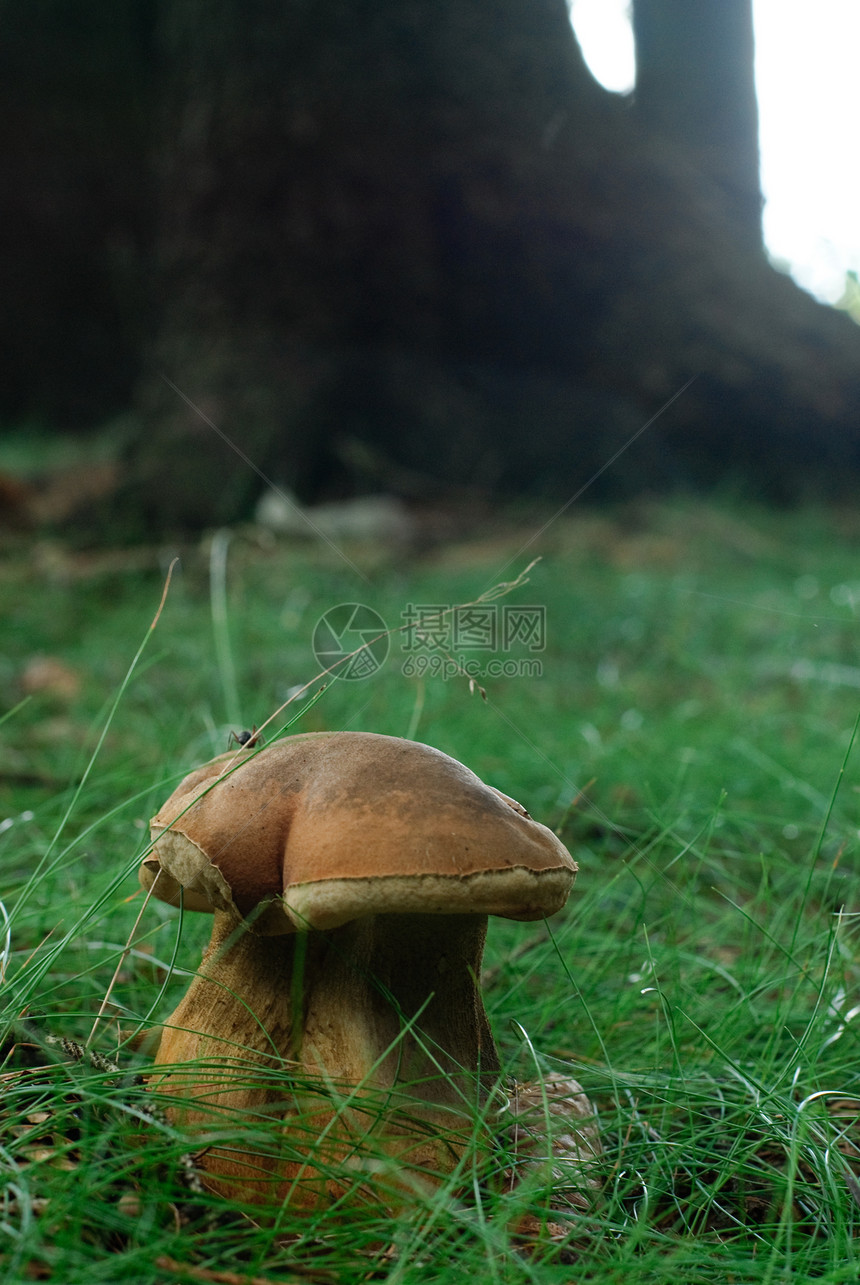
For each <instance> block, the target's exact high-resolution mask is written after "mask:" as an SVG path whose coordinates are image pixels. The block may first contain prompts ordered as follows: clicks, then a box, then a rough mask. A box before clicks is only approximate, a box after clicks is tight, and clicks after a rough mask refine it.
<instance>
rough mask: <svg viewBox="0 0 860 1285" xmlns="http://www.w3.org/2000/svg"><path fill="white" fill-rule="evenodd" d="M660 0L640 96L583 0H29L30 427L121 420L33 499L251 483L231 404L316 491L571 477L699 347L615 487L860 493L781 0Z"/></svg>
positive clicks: (204, 498)
mask: <svg viewBox="0 0 860 1285" xmlns="http://www.w3.org/2000/svg"><path fill="white" fill-rule="evenodd" d="M633 11H634V29H635V36H636V42H637V69H638V70H637V88H636V92H635V94H634V95H633V96H632V97H631V98H630V99H627V98H619V97H617V96H615V95H612V94H610V93H607V92H606V91H604V90H603V89H602V88H601V87H600V86H599V85H598V84H597V83H596V82H595V81H594V79H593V78H592V77H591V75H590V73H589V72H588V70H587V68H586V67H585V64H584V62H583V60H582V57H581V54H580V51H579V48H578V45H577V43H576V40H575V38H574V36H573V33H572V30H571V27H570V23H569V20H568V14H567V8H566V5H565V3H564V2H563V0H495V2H494V3H492V4H491V3H489V0H434V3H432V4H431V3H428V2H427V0H424V2H423V3H421V2H418V0H352V2H351V3H345V2H342V0H313V2H310V0H279V2H275V0H206V2H205V3H204V0H0V143H1V144H2V145H0V155H2V164H3V171H4V174H3V183H2V185H0V227H2V237H0V297H2V299H3V308H2V319H0V325H2V335H0V424H2V425H5V426H6V431H7V432H8V431H10V430H12V429H14V428H16V427H17V428H20V426H21V425H41V426H43V427H44V428H46V429H48V430H49V431H50V432H51V433H55V434H62V435H70V434H84V433H85V434H91V433H92V432H93V430H98V431H99V434H100V438H101V440H102V442H103V441H104V440H105V439H107V440H108V441H109V442H110V443H112V444H113V448H114V449H113V451H112V453H111V467H110V468H109V469H107V470H105V471H104V472H103V473H101V474H97V473H96V472H92V473H91V475H90V476H89V478H87V479H83V478H82V479H80V480H79V482H78V483H77V484H76V486H77V490H76V488H75V486H72V488H71V494H66V496H65V500H64V502H63V503H62V504H59V505H56V506H55V507H54V509H53V511H51V508H50V505H48V506H46V505H45V504H42V506H41V508H40V506H39V503H38V496H39V492H40V488H41V492H42V494H43V495H44V487H45V480H44V478H41V479H40V478H39V477H36V478H35V479H34V478H29V479H20V478H16V477H12V476H6V475H4V476H3V477H2V478H0V506H2V507H0V511H2V512H3V513H4V515H5V518H6V520H7V521H17V522H21V523H24V524H26V523H27V522H30V521H33V520H39V521H43V520H46V519H52V520H54V521H57V520H60V519H61V520H62V522H63V523H64V524H72V525H74V526H76V528H77V529H79V530H81V531H84V532H88V533H90V534H91V535H93V536H95V537H103V536H106V535H110V536H111V537H113V538H116V537H120V538H135V537H140V536H146V535H147V534H151V533H153V532H161V531H164V530H167V529H193V528H195V527H199V526H208V525H211V524H213V523H218V522H224V521H231V520H236V519H239V518H242V517H245V516H247V515H248V514H249V513H250V512H251V511H252V509H253V505H254V503H255V501H256V499H257V498H258V496H259V493H260V491H261V489H262V486H263V483H262V481H261V479H260V476H259V474H258V473H257V472H255V471H254V470H253V469H251V468H249V467H247V466H246V465H245V464H243V463H242V462H241V461H240V460H239V458H238V456H237V454H236V453H235V450H233V449H231V446H230V445H228V444H227V442H225V441H224V440H223V438H222V437H220V436H219V435H218V434H217V433H216V432H214V431H213V429H212V428H211V427H210V426H209V424H207V422H206V419H208V420H211V421H212V423H214V424H216V425H217V426H218V427H219V428H220V429H221V430H222V433H223V434H225V435H226V436H227V437H228V438H229V439H230V441H231V442H232V443H233V444H234V446H235V447H237V448H238V449H239V450H240V451H242V452H243V453H244V454H245V455H246V456H247V457H248V458H249V459H250V460H252V461H253V463H254V465H255V466H256V468H257V469H258V470H259V471H260V472H261V473H264V474H265V475H266V476H267V477H270V478H271V479H272V480H273V481H275V482H276V483H277V484H278V485H281V486H286V487H289V488H291V489H292V490H294V491H295V492H296V494H297V495H298V496H299V497H300V498H301V499H302V500H303V501H305V502H310V501H318V500H322V499H339V498H347V497H351V496H355V495H361V494H366V493H372V492H379V491H385V492H388V493H392V494H395V495H399V496H401V497H403V498H404V499H406V500H407V501H409V502H412V503H421V502H423V501H427V500H433V499H436V498H438V497H440V496H454V497H459V499H460V500H462V499H464V498H466V499H469V498H470V497H482V498H483V499H485V500H487V499H489V500H492V501H493V502H495V501H497V500H504V499H506V498H508V497H510V496H513V495H517V494H523V493H525V494H527V495H532V496H558V497H567V496H569V495H571V494H572V493H574V492H575V491H576V490H578V489H579V488H580V487H581V486H582V485H584V484H585V483H586V482H587V481H588V479H589V478H590V477H591V476H592V475H593V474H594V473H596V472H597V471H598V470H599V469H601V467H602V466H603V465H604V464H605V463H606V462H607V461H608V460H609V459H610V458H611V457H612V456H613V455H614V454H615V453H616V452H617V451H618V450H619V449H620V448H621V447H622V446H623V445H624V443H625V442H627V441H628V440H629V439H630V438H631V437H632V436H633V435H634V434H636V433H637V432H638V431H639V429H641V428H642V426H643V425H644V424H645V423H646V422H647V421H649V420H650V419H651V418H652V417H653V416H654V415H655V413H656V412H657V411H659V410H660V408H661V406H663V405H664V404H665V403H666V402H667V401H669V399H670V398H672V397H673V396H674V395H675V394H676V393H678V391H679V390H680V389H681V388H682V387H683V386H684V385H685V384H687V382H688V381H689V380H691V379H692V380H693V382H692V383H691V384H690V385H689V387H688V388H686V390H685V391H684V392H683V393H682V394H681V395H680V396H678V397H677V399H676V400H675V401H674V402H672V404H671V405H670V406H669V407H668V408H667V409H666V410H665V411H664V412H663V413H662V415H660V416H659V418H658V419H657V420H656V421H655V422H654V423H653V424H652V425H651V427H649V428H648V429H647V431H645V432H644V433H642V435H641V437H639V438H638V440H637V441H636V442H635V444H634V445H632V446H631V447H630V448H629V449H628V450H626V451H625V452H624V453H623V454H622V455H620V456H619V458H618V460H617V461H616V462H615V463H614V464H613V465H612V467H611V468H609V469H607V470H606V471H605V472H604V473H603V474H602V475H601V477H600V478H599V479H598V481H597V482H596V483H595V484H594V486H593V487H592V488H591V491H590V494H591V495H593V496H594V497H595V498H601V497H606V496H627V495H631V494H640V493H641V492H642V491H643V490H645V491H651V492H664V491H666V490H671V489H678V488H683V489H688V490H689V489H696V490H700V491H713V489H714V488H723V489H726V488H728V489H732V490H734V491H740V492H741V493H742V494H748V495H751V496H755V497H757V498H762V499H766V500H777V501H780V502H790V501H795V500H799V499H802V498H806V497H808V496H810V495H812V496H816V497H825V498H835V497H841V496H845V495H850V494H851V492H852V489H853V487H854V486H855V484H856V481H857V466H858V458H860V453H858V427H857V407H858V404H860V401H858V394H860V332H858V329H857V327H856V326H855V325H854V323H852V322H851V321H850V320H849V319H847V318H846V317H845V316H844V315H841V314H839V313H837V312H835V311H833V310H832V309H828V308H825V307H822V306H819V305H818V304H816V303H815V302H813V301H812V300H811V299H810V298H809V297H808V296H807V295H805V294H804V293H803V292H802V291H800V290H799V289H797V288H796V287H795V286H794V285H793V284H792V283H791V282H790V281H789V280H788V279H787V278H785V277H783V276H781V275H780V274H778V273H777V272H775V271H774V270H773V269H771V267H770V266H769V265H768V263H767V260H766V257H765V254H764V250H763V247H762V242H761V227H760V204H761V202H760V194H759V189H758V149H757V120H756V104H755V94H754V86H753V61H752V58H753V45H752V19H751V4H750V0H722V2H721V3H720V4H719V5H690V4H689V3H685V0H636V2H635V3H634V5H633ZM801 73H802V69H798V74H799V77H800V75H801ZM166 380H167V381H170V383H168V382H165V381H166ZM171 384H173V385H175V387H176V388H178V389H179V390H181V392H182V393H183V394H184V395H185V397H187V398H188V399H189V401H190V402H191V403H193V406H191V405H189V404H188V403H187V402H186V401H184V400H183V399H182V397H180V396H179V395H178V394H177V392H176V391H175V389H174V388H173V387H171ZM194 407H196V408H198V409H197V410H195V409H194ZM198 412H200V413H198ZM204 417H205V418H204ZM34 496H35V499H34ZM34 515H35V517H34Z"/></svg>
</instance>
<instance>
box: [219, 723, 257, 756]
mask: <svg viewBox="0 0 860 1285" xmlns="http://www.w3.org/2000/svg"><path fill="white" fill-rule="evenodd" d="M234 741H235V742H236V744H237V745H238V746H239V748H240V749H243V750H253V749H256V747H257V746H258V745H265V744H266V742H265V741H264V740H263V733H262V732H258V731H257V724H256V723H255V724H254V726H253V728H252V729H251V731H250V732H249V731H247V730H246V731H244V732H231V733H230V736H229V739H228V741H227V749H228V750H229V748H230V746H231V745H232V744H233V742H234Z"/></svg>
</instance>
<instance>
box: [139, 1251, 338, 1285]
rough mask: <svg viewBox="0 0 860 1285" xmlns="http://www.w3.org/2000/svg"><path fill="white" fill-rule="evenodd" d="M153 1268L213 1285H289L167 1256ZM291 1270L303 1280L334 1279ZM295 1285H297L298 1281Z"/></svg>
mask: <svg viewBox="0 0 860 1285" xmlns="http://www.w3.org/2000/svg"><path fill="white" fill-rule="evenodd" d="M155 1266H156V1267H157V1268H159V1270H160V1271H163V1272H174V1273H176V1274H177V1275H178V1276H186V1277H188V1278H189V1279H190V1280H194V1281H211V1282H212V1283H213V1285H291V1282H290V1278H289V1277H284V1276H281V1277H279V1278H278V1280H277V1281H274V1280H272V1278H271V1277H270V1276H240V1275H239V1273H238V1272H221V1271H213V1270H212V1268H209V1267H192V1266H191V1264H190V1263H180V1262H179V1260H178V1259H176V1258H170V1257H169V1256H168V1255H167V1254H159V1256H158V1258H156V1260H155ZM292 1270H293V1271H295V1272H298V1273H301V1275H302V1276H304V1277H305V1278H307V1277H309V1276H310V1277H313V1278H315V1279H317V1280H321V1281H331V1280H334V1279H335V1278H334V1276H333V1275H332V1273H331V1272H327V1271H322V1270H321V1271H316V1270H315V1269H313V1268H310V1269H308V1268H304V1267H295V1266H294V1265H293V1266H292ZM295 1285H299V1281H298V1279H297V1280H296V1281H295Z"/></svg>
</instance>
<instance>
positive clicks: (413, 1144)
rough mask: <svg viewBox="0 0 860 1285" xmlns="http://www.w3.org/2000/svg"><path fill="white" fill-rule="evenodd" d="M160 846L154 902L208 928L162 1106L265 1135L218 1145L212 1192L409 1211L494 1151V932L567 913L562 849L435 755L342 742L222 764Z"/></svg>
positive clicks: (326, 740)
mask: <svg viewBox="0 0 860 1285" xmlns="http://www.w3.org/2000/svg"><path fill="white" fill-rule="evenodd" d="M152 836H153V847H152V850H151V851H150V853H149V854H148V855H147V856H146V858H145V859H144V862H143V866H142V868H141V875H140V877H141V882H142V883H143V885H144V887H145V888H147V889H152V892H153V895H155V896H157V897H159V898H161V899H162V900H165V901H167V902H169V903H170V904H172V905H179V904H180V899H181V903H182V904H183V905H184V906H185V908H186V909H190V910H203V911H211V912H213V913H214V926H213V932H212V939H211V942H210V944H209V946H208V948H207V949H206V951H205V953H204V955H203V960H202V963H201V966H200V970H199V972H198V973H197V975H196V976H195V978H194V981H193V982H192V984H191V986H190V989H189V990H188V993H187V994H186V995H185V997H184V999H183V1000H182V1001H181V1003H180V1004H179V1007H178V1008H177V1009H176V1011H175V1013H174V1014H173V1015H172V1017H171V1018H170V1019H169V1021H168V1022H167V1024H166V1026H165V1028H164V1031H163V1033H162V1036H161V1042H160V1047H159V1049H158V1052H157V1054H156V1057H155V1063H156V1069H155V1072H154V1077H153V1078H154V1080H155V1087H156V1088H157V1089H158V1091H159V1092H161V1093H164V1094H167V1095H169V1096H170V1099H172V1103H173V1105H172V1106H171V1107H170V1108H169V1109H170V1112H171V1114H172V1116H173V1118H174V1120H176V1121H177V1122H179V1123H182V1124H185V1125H191V1126H193V1127H195V1128H203V1129H206V1130H209V1131H211V1130H213V1129H221V1130H222V1131H223V1128H224V1126H225V1124H233V1123H234V1122H235V1117H238V1118H239V1120H240V1121H242V1122H244V1123H245V1124H247V1123H249V1122H256V1123H257V1124H258V1125H260V1126H261V1129H260V1134H261V1141H260V1144H259V1145H258V1144H257V1143H256V1141H252V1142H248V1141H247V1139H246V1140H245V1141H244V1142H242V1143H235V1144H234V1146H233V1147H232V1148H231V1146H230V1145H229V1141H228V1142H226V1143H225V1142H223V1141H222V1142H218V1139H217V1138H216V1139H215V1141H214V1143H213V1145H210V1146H208V1147H207V1149H206V1150H205V1153H204V1154H203V1157H202V1160H201V1166H202V1169H203V1172H204V1180H205V1182H206V1184H207V1185H208V1186H209V1187H210V1188H212V1189H213V1190H215V1191H218V1192H221V1193H222V1194H224V1195H228V1196H231V1197H234V1198H242V1199H248V1200H251V1201H254V1202H258V1203H259V1202H273V1201H278V1202H283V1201H289V1202H291V1203H294V1204H297V1205H304V1206H307V1207H319V1206H321V1205H323V1204H325V1203H326V1202H328V1201H331V1200H333V1199H339V1198H341V1197H342V1196H343V1194H344V1193H345V1192H346V1191H347V1190H350V1191H352V1192H354V1193H360V1195H361V1196H364V1197H366V1196H367V1195H368V1193H371V1194H373V1195H374V1197H375V1198H377V1199H380V1198H381V1199H383V1200H384V1201H387V1202H389V1203H392V1202H394V1203H397V1202H398V1201H402V1200H403V1199H404V1198H406V1195H407V1193H408V1192H409V1191H410V1190H414V1189H415V1188H421V1187H422V1186H425V1185H426V1184H427V1183H428V1182H433V1181H438V1178H439V1176H440V1175H444V1174H445V1173H449V1172H451V1171H452V1170H453V1168H454V1167H455V1166H456V1165H457V1163H458V1162H459V1160H460V1159H461V1158H462V1157H463V1155H464V1153H465V1152H466V1151H467V1149H468V1148H469V1147H470V1146H472V1145H474V1140H475V1139H476V1138H480V1137H483V1138H484V1139H485V1140H487V1139H488V1137H489V1132H490V1126H489V1122H490V1120H491V1117H492V1116H493V1114H494V1112H496V1111H497V1110H499V1109H500V1108H501V1109H504V1107H505V1106H506V1104H507V1100H506V1095H505V1094H504V1093H503V1091H502V1090H501V1088H500V1085H499V1079H500V1066H499V1058H498V1054H497V1051H496V1047H495V1045H494V1043H493V1037H492V1033H491V1031H490V1026H489V1022H488V1020H487V1016H486V1013H485V1011H484V1007H483V1004H482V1002H481V994H480V989H479V976H480V970H481V956H482V952H483V946H484V938H485V933H486V927H487V917H488V915H500V916H502V917H503V918H507V919H519V920H535V919H542V918H545V917H546V916H548V915H552V914H554V913H555V912H556V911H557V910H559V909H560V908H561V907H562V906H563V905H564V903H565V901H566V900H567V896H568V893H569V891H570V888H571V885H572V883H573V880H574V875H575V872H576V864H575V863H574V861H573V859H572V858H571V856H570V854H569V853H568V852H567V850H566V848H565V847H564V846H563V844H562V843H561V842H560V841H559V840H558V839H557V838H556V836H555V835H554V834H553V833H552V832H551V831H550V830H548V829H547V828H546V827H545V826H542V825H540V824H538V822H536V821H533V820H532V819H531V817H530V816H529V815H528V813H527V812H526V811H525V809H524V808H523V807H521V805H520V804H518V803H516V802H515V801H514V800H513V799H510V798H508V797H507V796H506V795H504V794H501V793H500V792H499V791H498V790H494V789H492V788H491V787H489V786H487V785H485V784H483V782H482V781H480V780H479V779H478V777H477V776H475V775H474V773H472V772H471V771H469V769H468V768H466V767H464V766H463V765H462V764H461V763H458V762H457V761H456V760H455V759H452V758H449V757H448V756H447V755H446V754H443V753H441V752H440V751H439V750H436V749H432V748H431V747H430V746H428V745H421V744H417V743H415V742H412V741H406V740H401V739H399V738H398V737H392V736H380V735H374V734H370V733H363V732H333V733H308V734H305V735H299V736H293V737H289V738H287V739H284V740H281V741H278V742H275V743H274V744H271V745H268V746H266V747H265V748H262V749H254V748H251V749H247V748H245V749H242V750H239V751H238V752H236V753H232V754H224V755H221V756H220V757H219V758H216V759H213V760H212V762H210V763H208V764H206V765H205V766H203V767H201V768H198V769H197V770H196V771H194V772H192V773H191V774H190V775H189V776H187V777H186V778H185V780H184V781H183V782H182V783H181V785H180V786H179V787H178V789H177V790H176V791H175V792H174V794H172V795H171V797H170V798H169V799H168V801H167V802H166V803H165V805H164V806H163V807H162V808H161V810H160V811H159V812H158V814H157V815H156V816H155V817H154V818H153V821H152ZM191 1064H193V1065H191ZM231 1117H232V1118H231Z"/></svg>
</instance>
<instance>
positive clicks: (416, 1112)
mask: <svg viewBox="0 0 860 1285" xmlns="http://www.w3.org/2000/svg"><path fill="white" fill-rule="evenodd" d="M486 924H487V920H486V916H483V915H423V914H404V915H399V914H392V915H370V916H367V917H365V918H362V919H358V920H354V921H353V922H351V923H348V924H345V925H343V926H342V927H340V928H336V929H333V930H331V931H329V932H316V933H309V934H298V935H284V936H278V937H269V936H261V935H258V934H256V933H255V932H254V931H253V930H250V929H248V928H247V926H246V925H245V924H243V923H242V921H240V920H237V919H236V917H235V916H233V915H231V914H228V913H226V912H218V913H216V915H215V923H214V928H213V934H212V940H211V942H210V945H209V947H208V948H207V950H206V952H205V954H204V957H203V962H202V964H201V969H200V973H199V975H198V977H197V978H196V979H195V981H194V982H193V984H192V985H191V987H190V989H189V991H188V994H187V995H186V996H185V998H184V999H183V1000H182V1002H181V1003H180V1005H179V1007H178V1009H177V1010H176V1012H175V1013H174V1015H173V1017H172V1018H171V1020H170V1022H169V1023H168V1026H167V1028H166V1029H165V1031H164V1034H163V1036H162V1041H161V1047H160V1049H159V1052H158V1055H157V1058H156V1063H157V1064H159V1065H164V1066H165V1067H166V1066H167V1065H168V1064H169V1065H170V1068H171V1069H170V1070H169V1071H167V1070H166V1071H165V1073H164V1076H163V1078H161V1079H160V1081H159V1083H158V1086H157V1087H158V1088H159V1091H161V1092H164V1093H169V1094H172V1095H175V1096H176V1097H177V1098H181V1099H184V1102H183V1104H182V1105H181V1106H180V1107H177V1108H175V1109H174V1114H175V1115H176V1116H178V1117H179V1118H181V1119H182V1120H183V1121H184V1122H186V1123H189V1124H193V1125H203V1126H205V1127H207V1128H212V1127H213V1125H215V1126H218V1125H219V1123H220V1124H223V1123H224V1119H223V1116H224V1113H225V1112H227V1113H230V1114H233V1115H238V1117H239V1118H240V1120H242V1121H243V1122H247V1121H249V1120H253V1119H254V1117H258V1118H259V1117H262V1118H263V1120H264V1121H265V1122H266V1124H267V1125H268V1128H267V1139H268V1141H267V1143H266V1144H265V1145H264V1147H263V1149H262V1151H260V1152H258V1151H257V1150H256V1148H255V1149H254V1151H253V1152H250V1151H242V1152H235V1151H233V1152H231V1151H228V1150H227V1149H226V1148H225V1147H219V1148H218V1149H217V1150H215V1149H210V1150H208V1151H207V1153H206V1156H205V1159H204V1162H203V1165H204V1169H205V1170H206V1172H207V1174H209V1175H211V1177H212V1179H213V1180H214V1181H213V1182H212V1184H211V1185H212V1186H213V1187H215V1188H216V1189H218V1190H221V1191H223V1192H225V1193H227V1194H230V1195H236V1194H242V1195H244V1196H245V1197H247V1198H250V1199H252V1200H259V1199H261V1198H263V1199H265V1200H271V1199H272V1196H273V1192H272V1188H271V1184H272V1181H274V1182H275V1183H276V1184H277V1199H279V1200H283V1199H290V1200H291V1201H293V1202H294V1203H300V1204H308V1205H316V1204H319V1203H320V1202H321V1201H323V1200H325V1199H327V1198H333V1197H335V1198H336V1197H337V1196H340V1195H341V1194H342V1193H343V1191H344V1177H343V1167H344V1163H345V1164H346V1167H347V1169H348V1170H351V1171H352V1173H353V1174H354V1176H355V1177H356V1180H357V1184H358V1185H359V1186H360V1187H361V1188H364V1189H367V1188H369V1187H371V1188H372V1189H373V1192H374V1194H375V1197H376V1198H377V1199H379V1196H380V1192H381V1191H382V1192H383V1193H384V1194H385V1198H387V1199H389V1200H390V1199H392V1192H394V1193H396V1192H397V1190H398V1189H399V1191H400V1194H401V1197H402V1194H403V1189H404V1188H410V1187H412V1188H414V1187H415V1186H416V1185H419V1186H420V1185H422V1182H426V1180H427V1177H428V1176H433V1175H435V1176H437V1177H438V1176H439V1175H440V1174H444V1173H446V1172H450V1171H451V1170H452V1169H453V1168H454V1166H455V1165H456V1164H457V1162H458V1160H459V1158H460V1157H461V1156H462V1154H463V1152H464V1151H465V1150H466V1148H467V1147H468V1146H469V1145H470V1144H471V1143H472V1142H473V1141H474V1140H475V1139H476V1138H477V1137H479V1136H480V1134H481V1129H480V1127H477V1128H476V1121H477V1120H479V1119H481V1118H482V1116H483V1114H484V1113H485V1111H486V1108H487V1104H488V1101H489V1097H490V1094H491V1093H492V1091H493V1089H494V1088H495V1086H496V1084H497V1082H498V1077H499V1061H498V1056H497V1053H496V1048H495V1045H494V1043H493V1037H492V1034H491V1031H490V1027H489V1023H488V1020H487V1016H486V1013H485V1012H484V1007H483V1004H482V1002H481V996H480V991H479V988H478V977H479V974H480V967H481V955H482V952H483V945H484V936H485V932H486ZM201 1061H203V1062H205V1063H207V1064H209V1065H208V1066H207V1067H205V1068H203V1067H201V1065H200V1063H201ZM189 1063H191V1064H194V1063H196V1065H189ZM219 1064H220V1065H219ZM185 1102H187V1103H188V1104H189V1105H187V1106H186V1105H185V1104H184V1103H185ZM192 1103H193V1105H191V1104H192ZM273 1117H275V1118H278V1119H279V1120H281V1121H282V1124H281V1126H280V1128H279V1131H278V1132H279V1134H280V1135H281V1143H282V1149H281V1151H280V1153H278V1147H273V1146H272V1145H271V1134H272V1130H271V1121H272V1118H273ZM219 1118H220V1119H219ZM267 1153H268V1154H267ZM333 1165H339V1166H340V1169H341V1172H340V1175H339V1179H338V1180H337V1181H335V1180H334V1179H329V1178H328V1177H327V1171H328V1170H329V1167H330V1166H333ZM237 1180H238V1187H237ZM261 1184H262V1187H261ZM239 1189H241V1191H240V1190H239ZM394 1198H396V1195H395V1197H394Z"/></svg>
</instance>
